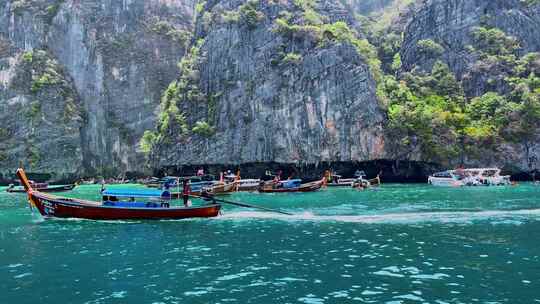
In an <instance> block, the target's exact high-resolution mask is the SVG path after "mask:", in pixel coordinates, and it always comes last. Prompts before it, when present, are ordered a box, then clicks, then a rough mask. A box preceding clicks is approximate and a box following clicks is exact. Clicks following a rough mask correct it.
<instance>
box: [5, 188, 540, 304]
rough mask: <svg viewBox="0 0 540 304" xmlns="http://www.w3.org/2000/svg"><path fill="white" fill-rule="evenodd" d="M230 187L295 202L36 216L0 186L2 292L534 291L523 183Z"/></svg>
mask: <svg viewBox="0 0 540 304" xmlns="http://www.w3.org/2000/svg"><path fill="white" fill-rule="evenodd" d="M98 190H99V186H82V187H79V188H77V189H76V190H75V191H73V192H69V193H67V194H66V196H71V197H82V198H87V199H98V198H99V195H98ZM229 199H235V200H239V201H244V202H250V203H257V204H260V205H263V206H266V207H275V208H280V209H283V210H286V211H289V212H291V213H294V214H295V215H294V216H282V215H275V214H270V213H262V212H257V211H254V210H248V209H242V208H237V207H225V208H224V211H223V215H222V216H221V217H219V218H215V219H197V220H184V221H136V222H130V221H111V222H96V221H87V220H44V219H42V218H41V217H40V216H39V215H37V214H32V213H31V211H30V209H29V208H28V207H27V206H28V205H27V204H26V197H25V195H24V194H8V193H6V192H4V191H3V188H2V189H0V303H16V304H22V303H313V304H318V303H389V304H397V303H441V304H442V303H535V302H540V264H539V262H540V258H539V256H540V187H537V186H534V185H532V184H522V185H520V186H518V187H508V188H468V189H444V188H433V187H429V186H427V185H426V186H424V185H384V186H383V187H382V188H380V189H379V190H378V191H366V192H358V191H354V190H350V189H328V190H323V191H321V192H318V193H308V194H264V195H263V194H249V193H238V194H234V195H232V196H231V197H229Z"/></svg>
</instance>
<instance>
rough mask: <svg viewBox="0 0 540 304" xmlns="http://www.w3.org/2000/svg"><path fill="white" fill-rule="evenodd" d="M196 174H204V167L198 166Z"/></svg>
mask: <svg viewBox="0 0 540 304" xmlns="http://www.w3.org/2000/svg"><path fill="white" fill-rule="evenodd" d="M197 176H204V169H203V168H200V169H199V170H197Z"/></svg>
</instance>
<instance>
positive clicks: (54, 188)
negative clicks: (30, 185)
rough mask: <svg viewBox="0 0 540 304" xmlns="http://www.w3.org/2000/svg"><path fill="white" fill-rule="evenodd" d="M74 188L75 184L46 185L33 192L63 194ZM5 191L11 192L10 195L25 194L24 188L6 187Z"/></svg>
mask: <svg viewBox="0 0 540 304" xmlns="http://www.w3.org/2000/svg"><path fill="white" fill-rule="evenodd" d="M75 187H76V185H75V184H71V185H53V186H49V185H46V186H40V187H36V188H35V190H37V191H39V192H64V191H71V190H73V189H74V188H75ZM6 191H7V192H11V193H25V192H26V190H25V189H24V187H23V188H19V187H13V186H10V187H8V188H7V189H6Z"/></svg>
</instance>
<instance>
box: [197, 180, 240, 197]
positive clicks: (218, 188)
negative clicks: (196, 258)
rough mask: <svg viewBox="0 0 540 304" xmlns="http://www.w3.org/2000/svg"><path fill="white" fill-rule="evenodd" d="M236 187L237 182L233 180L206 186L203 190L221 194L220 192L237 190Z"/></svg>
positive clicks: (225, 192)
mask: <svg viewBox="0 0 540 304" xmlns="http://www.w3.org/2000/svg"><path fill="white" fill-rule="evenodd" d="M236 188H237V184H236V182H232V183H228V184H226V183H218V184H216V185H214V186H211V187H208V188H204V189H203V191H206V192H207V193H210V194H215V195H219V194H227V193H231V192H235V191H236Z"/></svg>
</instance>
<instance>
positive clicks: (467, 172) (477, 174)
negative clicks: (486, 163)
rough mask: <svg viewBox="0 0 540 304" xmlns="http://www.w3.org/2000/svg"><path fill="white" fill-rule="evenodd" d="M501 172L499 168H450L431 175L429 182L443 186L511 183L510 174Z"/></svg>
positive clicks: (505, 184) (501, 184)
mask: <svg viewBox="0 0 540 304" xmlns="http://www.w3.org/2000/svg"><path fill="white" fill-rule="evenodd" d="M500 173H501V170H500V169H498V168H474V169H456V170H448V171H444V172H438V173H435V174H433V175H431V176H430V177H429V178H428V183H429V184H430V185H433V186H443V187H462V186H507V185H510V184H511V182H510V176H508V175H501V174H500Z"/></svg>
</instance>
